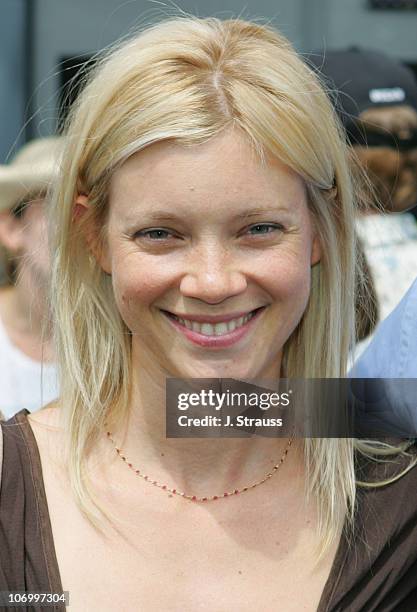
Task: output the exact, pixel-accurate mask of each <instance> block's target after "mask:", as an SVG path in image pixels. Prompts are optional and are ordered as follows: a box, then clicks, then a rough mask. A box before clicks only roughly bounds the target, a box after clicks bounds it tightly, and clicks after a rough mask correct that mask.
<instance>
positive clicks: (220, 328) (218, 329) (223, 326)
mask: <svg viewBox="0 0 417 612" xmlns="http://www.w3.org/2000/svg"><path fill="white" fill-rule="evenodd" d="M214 331H215V334H216V336H223V335H224V334H227V332H228V331H229V330H228V329H227V323H216V325H215V326H214Z"/></svg>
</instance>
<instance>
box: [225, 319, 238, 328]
mask: <svg viewBox="0 0 417 612" xmlns="http://www.w3.org/2000/svg"><path fill="white" fill-rule="evenodd" d="M227 329H228V330H229V331H233V330H234V329H236V321H235V320H234V319H232V321H229V322H228V324H227Z"/></svg>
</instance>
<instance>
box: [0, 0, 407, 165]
mask: <svg viewBox="0 0 417 612" xmlns="http://www.w3.org/2000/svg"><path fill="white" fill-rule="evenodd" d="M0 9H1V13H0V163H5V162H7V161H8V159H9V157H10V156H12V155H13V154H14V153H15V152H16V151H17V149H18V148H19V146H21V145H22V144H24V143H25V142H26V141H28V140H30V139H32V138H36V137H39V136H48V135H50V134H52V133H54V132H55V131H56V129H57V126H58V125H59V122H60V120H61V119H62V118H63V116H64V115H65V112H66V105H65V104H63V100H64V99H65V97H66V94H67V91H68V83H69V82H70V80H71V79H72V78H73V77H74V75H75V74H76V72H77V70H78V67H79V66H80V64H82V62H83V61H85V60H86V59H88V58H89V57H91V55H93V54H95V53H96V52H97V51H99V50H100V49H102V48H103V47H106V46H107V45H109V44H111V43H113V42H114V41H116V40H117V39H119V38H121V37H124V36H126V35H128V34H129V32H131V31H132V30H134V29H135V28H137V27H141V26H143V25H145V24H148V23H151V22H154V21H159V20H161V19H162V18H163V17H166V16H169V15H172V14H175V13H178V9H180V10H183V11H186V12H190V13H192V14H195V15H199V16H202V17H203V16H207V15H215V16H218V17H221V18H227V17H231V16H238V15H241V16H242V17H245V18H251V19H256V18H259V19H261V20H263V21H265V20H268V21H270V22H271V23H272V24H273V25H275V26H277V27H278V28H279V29H280V30H281V31H282V32H283V33H284V34H286V35H287V36H288V37H289V39H290V40H291V41H292V43H293V44H294V45H295V47H296V48H297V49H298V50H299V51H301V52H308V51H311V50H313V49H320V48H328V49H338V48H345V47H348V46H351V45H358V46H361V47H368V48H373V49H376V50H380V51H383V52H385V53H388V54H390V55H391V56H392V57H394V58H396V59H399V60H401V61H402V62H404V63H406V64H407V65H409V66H410V67H411V68H412V69H413V70H414V71H415V72H416V73H417V37H416V32H417V0H290V1H289V0H210V1H209V2H207V0H192V1H191V0H179V2H178V9H176V5H175V4H174V3H173V2H160V1H152V0H127V1H124V2H123V1H121V0H70V1H69V0H0ZM73 94H74V92H73ZM72 97H73V96H72Z"/></svg>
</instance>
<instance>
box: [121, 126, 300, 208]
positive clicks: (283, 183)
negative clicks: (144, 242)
mask: <svg viewBox="0 0 417 612" xmlns="http://www.w3.org/2000/svg"><path fill="white" fill-rule="evenodd" d="M301 192H304V183H303V181H302V179H301V178H300V177H299V176H298V175H297V174H296V173H295V172H294V171H292V170H291V169H290V168H289V167H288V166H286V165H285V164H283V163H282V162H281V161H280V160H278V159H276V158H272V157H271V156H266V157H265V160H264V161H261V159H260V157H259V156H258V155H257V153H256V152H255V150H254V148H253V146H251V144H250V143H249V141H248V139H247V138H245V137H243V136H242V135H240V134H239V133H237V132H234V131H229V132H226V133H222V134H220V135H218V136H216V137H215V138H213V139H211V140H210V141H208V142H206V143H204V144H198V145H193V146H184V145H182V144H180V143H174V142H165V143H164V142H162V143H157V144H154V145H151V146H149V147H147V148H146V149H144V150H142V151H140V152H138V153H135V154H134V155H132V156H131V157H130V158H129V159H128V160H127V161H126V162H125V163H124V164H123V165H122V166H121V167H120V168H119V169H118V170H116V172H115V173H114V175H113V177H112V180H111V183H110V201H114V200H124V199H128V200H129V199H131V198H132V197H136V196H138V197H140V199H141V200H142V201H144V200H145V201H146V200H147V199H148V198H149V200H150V201H153V202H155V203H156V202H158V201H159V202H160V201H162V202H165V201H171V202H172V201H175V202H177V204H180V203H181V201H182V200H184V199H185V201H189V200H190V199H197V198H200V197H201V198H210V197H213V196H215V197H216V198H217V199H218V200H221V201H228V202H232V201H233V200H234V199H235V198H236V199H237V200H241V199H242V196H245V198H244V199H248V200H250V201H255V203H257V204H259V205H262V204H267V203H268V202H270V200H271V198H273V199H274V200H275V199H276V198H277V196H278V199H282V196H284V195H289V196H292V195H294V196H296V197H299V196H300V193H301ZM212 204H213V205H214V204H215V201H213V202H212Z"/></svg>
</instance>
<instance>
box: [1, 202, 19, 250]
mask: <svg viewBox="0 0 417 612" xmlns="http://www.w3.org/2000/svg"><path fill="white" fill-rule="evenodd" d="M0 243H1V244H2V245H3V246H4V247H5V248H6V249H7V251H9V252H10V253H12V255H18V254H19V253H20V251H21V249H22V246H23V245H22V223H21V220H20V219H19V218H18V217H15V216H14V214H13V213H12V211H11V210H4V211H2V212H0Z"/></svg>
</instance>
